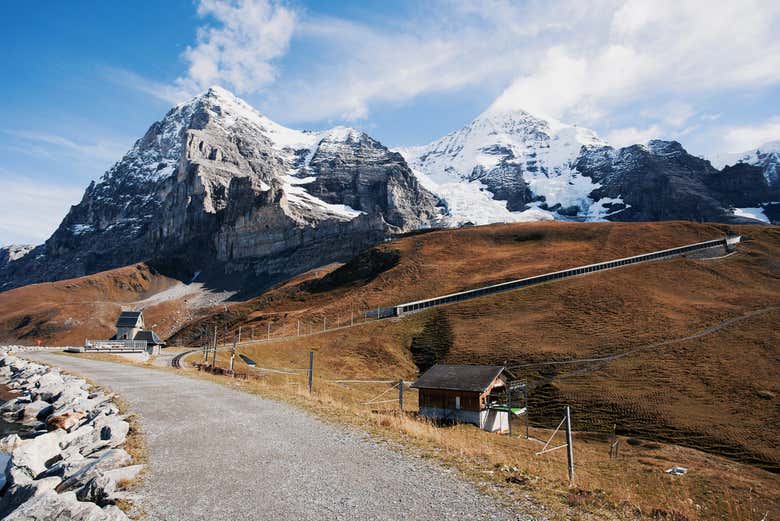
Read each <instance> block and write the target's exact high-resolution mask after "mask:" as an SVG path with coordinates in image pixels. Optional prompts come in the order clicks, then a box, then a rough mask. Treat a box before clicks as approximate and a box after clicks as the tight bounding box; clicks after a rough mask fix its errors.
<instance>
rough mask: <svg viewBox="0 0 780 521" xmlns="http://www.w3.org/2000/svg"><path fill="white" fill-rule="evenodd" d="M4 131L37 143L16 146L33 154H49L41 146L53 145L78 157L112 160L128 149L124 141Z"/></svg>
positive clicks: (23, 131) (24, 131) (27, 131)
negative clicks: (80, 138) (90, 140)
mask: <svg viewBox="0 0 780 521" xmlns="http://www.w3.org/2000/svg"><path fill="white" fill-rule="evenodd" d="M4 132H5V133H6V134H10V135H12V136H14V137H16V138H19V139H21V140H23V141H26V142H31V143H36V144H38V145H37V146H36V145H28V146H26V147H24V146H23V147H17V150H18V151H21V152H24V151H25V150H29V153H31V154H35V155H38V154H41V153H43V154H44V155H50V154H49V153H48V152H47V151H46V149H45V148H43V147H45V146H50V147H51V146H53V147H55V148H60V149H64V150H66V151H67V152H68V153H70V154H71V155H72V156H75V157H77V158H79V159H84V160H99V161H104V162H106V161H110V162H114V161H117V160H118V159H119V158H120V157H122V155H123V154H124V153H125V152H127V150H128V146H127V144H126V143H117V142H114V141H107V140H98V141H96V142H94V143H78V142H76V141H73V140H72V139H69V138H66V137H63V136H59V135H57V134H51V133H48V132H37V131H30V130H4ZM41 145H42V146H43V147H42V146H41Z"/></svg>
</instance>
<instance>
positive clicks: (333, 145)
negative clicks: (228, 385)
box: [0, 88, 439, 289]
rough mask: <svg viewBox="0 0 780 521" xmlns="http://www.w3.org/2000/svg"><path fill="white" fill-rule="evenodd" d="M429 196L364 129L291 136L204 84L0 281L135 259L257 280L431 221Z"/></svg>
mask: <svg viewBox="0 0 780 521" xmlns="http://www.w3.org/2000/svg"><path fill="white" fill-rule="evenodd" d="M437 204H438V200H437V199H436V198H435V197H434V196H433V195H432V194H430V193H429V192H428V191H426V190H425V189H424V188H422V187H421V186H420V185H419V184H418V182H417V179H416V178H415V176H414V175H413V174H412V172H411V171H410V170H409V168H408V166H407V165H406V163H405V162H404V161H403V158H401V157H400V156H399V155H398V154H396V153H394V152H390V151H389V150H388V149H387V148H385V147H384V146H382V145H381V144H380V143H379V142H377V141H375V140H373V139H371V138H370V137H369V136H367V135H366V134H363V133H361V132H357V131H355V130H352V129H345V128H337V129H333V130H330V131H325V132H299V131H295V130H291V129H287V128H285V127H282V126H280V125H278V124H276V123H274V122H273V121H271V120H269V119H267V118H265V117H264V116H262V115H260V114H259V113H258V112H257V111H255V110H254V109H253V108H252V107H250V106H249V105H247V104H246V103H244V102H243V101H242V100H240V99H238V98H236V97H234V96H233V95H232V94H230V93H229V92H227V91H225V90H223V89H220V88H212V89H210V90H209V91H208V92H206V93H205V94H203V95H201V96H198V97H197V98H194V99H193V100H190V101H189V102H187V103H184V104H182V105H179V106H177V107H175V108H173V109H172V110H171V111H170V112H169V113H168V114H166V116H165V117H164V118H163V119H162V120H160V121H159V122H157V123H155V124H153V125H152V126H151V127H150V128H149V130H148V131H147V133H146V134H145V135H144V137H143V138H141V139H139V140H138V141H137V142H136V143H135V145H134V146H133V148H132V149H131V150H130V152H128V154H127V155H126V156H125V157H124V158H122V160H121V161H119V162H118V163H117V164H116V165H114V166H113V167H112V168H111V169H110V170H109V171H108V172H106V173H105V175H104V176H103V177H102V178H101V179H100V181H99V182H93V183H91V184H90V185H89V187H88V188H87V190H86V192H85V193H84V196H83V198H82V200H81V202H80V203H79V204H77V205H75V206H73V207H72V208H71V210H70V212H68V215H67V216H66V217H65V219H64V220H63V221H62V224H61V225H60V226H59V228H58V229H57V230H56V231H55V232H54V234H53V235H52V236H51V237H50V238H49V240H47V241H46V243H45V244H44V245H42V246H39V247H37V248H36V249H34V250H33V251H32V252H31V253H29V254H28V255H25V256H24V257H22V258H20V259H18V260H15V261H10V262H8V263H7V265H6V266H5V267H3V266H0V288H2V289H9V288H11V287H15V286H19V285H23V284H27V283H31V282H39V281H51V280H57V279H62V278H68V277H76V276H81V275H85V274H89V273H94V272H97V271H102V270H105V269H109V268H114V267H118V266H125V265H128V264H131V263H133V262H137V261H143V260H150V259H151V260H154V261H156V263H157V265H160V266H165V265H170V264H176V265H177V268H178V269H179V270H180V271H184V272H186V271H189V273H190V275H191V274H192V272H194V271H200V272H201V273H202V275H201V280H203V279H207V278H209V277H210V276H211V278H212V280H215V281H216V280H219V279H220V276H221V275H226V274H227V275H234V274H235V273H237V272H240V273H244V274H249V275H251V276H252V278H254V279H255V280H256V281H257V283H258V284H260V285H263V284H267V283H269V282H270V281H274V280H278V279H279V278H282V277H285V276H290V275H292V274H295V273H298V272H300V271H302V270H305V269H309V268H311V267H314V266H317V265H321V264H323V263H327V262H331V261H334V260H346V259H347V258H349V257H351V256H352V255H354V254H356V253H357V252H359V251H360V250H361V249H363V248H365V247H367V246H369V245H372V244H375V243H376V242H378V241H381V240H382V239H384V238H386V237H388V236H390V235H392V234H394V233H399V232H405V231H409V230H413V229H417V228H420V227H425V226H429V225H431V224H433V223H435V222H436V219H437V216H438V214H439V211H438V210H437Z"/></svg>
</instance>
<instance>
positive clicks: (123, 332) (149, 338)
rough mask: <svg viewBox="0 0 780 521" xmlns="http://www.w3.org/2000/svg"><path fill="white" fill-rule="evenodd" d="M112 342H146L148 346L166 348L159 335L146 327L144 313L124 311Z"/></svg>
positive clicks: (117, 322) (120, 315) (117, 321)
mask: <svg viewBox="0 0 780 521" xmlns="http://www.w3.org/2000/svg"><path fill="white" fill-rule="evenodd" d="M110 340H136V341H145V342H146V345H147V346H164V345H165V342H163V341H162V340H161V339H160V337H159V336H157V333H155V332H154V331H152V330H151V329H146V328H145V326H144V312H143V310H142V311H122V312H121V313H120V314H119V318H118V319H117V320H116V334H115V335H114V336H113V337H111V338H110Z"/></svg>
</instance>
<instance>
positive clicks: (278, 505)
mask: <svg viewBox="0 0 780 521" xmlns="http://www.w3.org/2000/svg"><path fill="white" fill-rule="evenodd" d="M30 358H35V359H36V360H39V361H43V362H46V363H49V364H52V365H56V366H59V367H62V368H63V369H65V370H67V371H70V372H72V373H76V374H80V375H83V376H85V377H89V378H91V379H92V380H94V381H95V382H96V383H98V384H101V385H104V386H106V387H107V388H109V389H111V390H113V391H114V392H117V393H119V394H120V395H121V396H122V397H123V398H124V399H125V400H126V401H127V402H128V404H129V406H130V409H131V410H132V411H133V412H136V413H138V414H139V416H140V419H141V420H140V421H141V425H142V427H143V429H144V431H145V433H146V437H147V444H148V447H149V459H150V471H149V473H148V478H147V480H146V482H145V484H144V485H143V487H142V490H141V495H142V500H141V504H142V507H143V508H144V510H145V511H146V513H147V515H148V519H154V520H196V519H204V520H205V519H208V520H221V519H224V520H237V519H280V520H284V519H290V520H293V519H294V520H302V519H312V520H314V519H360V520H363V519H387V520H390V519H421V520H422V519H426V520H428V519H431V520H435V519H530V518H528V517H527V516H524V515H518V514H517V513H512V512H510V511H509V510H507V509H506V508H504V507H502V506H500V505H499V504H498V503H497V502H496V501H495V500H493V499H490V498H489V497H487V496H485V495H484V494H483V493H481V492H479V491H478V490H477V489H476V488H475V487H474V486H473V485H471V484H469V483H467V482H466V481H464V480H463V479H462V478H461V477H460V476H459V475H458V474H457V472H456V471H453V470H450V469H446V468H444V467H441V466H439V465H436V464H434V463H431V462H429V461H423V460H421V459H417V458H415V457H412V456H407V455H403V454H400V453H398V452H396V451H393V450H391V449H389V448H387V447H385V446H384V445H382V444H379V443H376V442H374V441H372V440H371V439H369V438H368V437H367V436H365V435H362V434H359V433H356V432H354V431H350V430H348V429H342V428H338V427H333V426H329V425H326V424H324V423H322V422H321V421H319V420H317V419H316V418H314V417H312V416H310V415H308V414H306V413H304V412H301V411H299V410H296V409H294V408H292V407H290V406H288V405H285V404H282V403H278V402H274V401H270V400H265V399H262V398H258V397H257V396H253V395H250V394H246V393H242V392H239V391H234V390H231V389H229V388H226V387H224V386H221V385H217V384H214V383H211V382H207V381H203V380H196V379H192V378H187V377H183V376H179V375H176V374H173V373H171V372H166V371H156V370H153V369H144V368H140V367H133V366H128V365H124V364H115V363H110V362H102V361H96V360H86V359H80V358H71V357H63V356H60V355H56V354H47V353H36V354H31V355H30Z"/></svg>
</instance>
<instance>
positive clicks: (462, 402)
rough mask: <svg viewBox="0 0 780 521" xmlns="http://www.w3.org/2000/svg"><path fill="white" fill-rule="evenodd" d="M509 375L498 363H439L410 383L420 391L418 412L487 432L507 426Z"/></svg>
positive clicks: (504, 429) (510, 376)
mask: <svg viewBox="0 0 780 521" xmlns="http://www.w3.org/2000/svg"><path fill="white" fill-rule="evenodd" d="M512 378H513V377H512V375H511V374H510V373H509V372H508V371H507V369H506V367H504V366H500V365H442V364H437V365H434V366H433V367H431V368H430V369H428V370H427V371H426V372H425V373H424V374H423V375H422V376H421V377H420V378H418V379H417V381H416V382H414V383H413V384H412V387H413V388H416V389H418V390H419V392H420V399H419V405H420V415H421V416H424V417H426V418H431V419H435V420H445V421H457V422H463V423H473V424H474V425H478V426H479V427H480V428H481V429H484V430H486V431H489V432H496V431H499V432H504V431H506V430H508V429H509V411H508V409H507V407H506V404H507V389H508V388H509V382H510V380H511V379H512Z"/></svg>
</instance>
